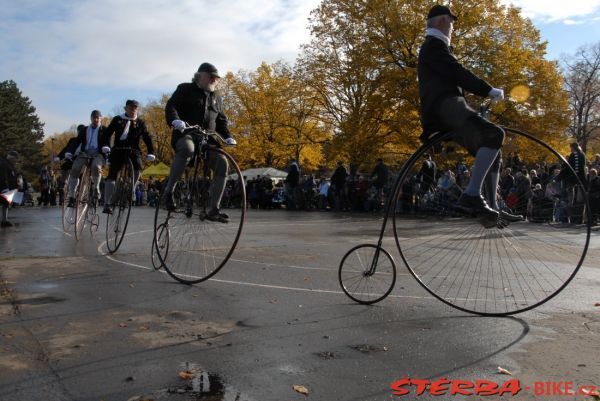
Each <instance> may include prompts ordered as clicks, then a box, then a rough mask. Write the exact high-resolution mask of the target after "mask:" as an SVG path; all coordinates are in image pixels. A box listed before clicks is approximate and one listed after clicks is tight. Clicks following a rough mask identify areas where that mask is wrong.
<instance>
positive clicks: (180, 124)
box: [171, 120, 185, 132]
mask: <svg viewBox="0 0 600 401" xmlns="http://www.w3.org/2000/svg"><path fill="white" fill-rule="evenodd" d="M171 127H173V129H176V130H177V131H180V132H183V130H184V129H185V121H181V120H173V121H172V122H171Z"/></svg>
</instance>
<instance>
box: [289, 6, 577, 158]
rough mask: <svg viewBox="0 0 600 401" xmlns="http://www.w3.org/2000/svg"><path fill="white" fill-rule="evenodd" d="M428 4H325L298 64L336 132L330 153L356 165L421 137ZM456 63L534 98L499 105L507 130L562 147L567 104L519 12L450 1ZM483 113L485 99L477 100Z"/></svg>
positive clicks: (405, 150)
mask: <svg viewBox="0 0 600 401" xmlns="http://www.w3.org/2000/svg"><path fill="white" fill-rule="evenodd" d="M433 4H435V2H433V1H431V0H324V1H323V2H322V3H321V4H320V6H319V7H318V8H317V9H316V10H314V11H313V14H312V17H311V20H310V29H311V34H312V36H313V39H312V41H311V42H310V44H308V45H306V46H304V48H303V53H302V54H301V56H300V58H299V61H298V62H299V64H300V66H301V69H302V71H303V72H304V76H305V78H306V80H307V81H306V82H307V83H308V84H310V85H311V86H312V87H313V88H314V89H315V90H316V91H317V92H318V93H319V94H320V95H321V99H322V103H323V105H324V107H325V109H326V110H327V113H328V115H329V117H330V118H331V121H332V122H333V123H334V124H335V138H334V142H333V143H334V147H335V148H336V149H335V150H334V151H333V152H334V153H338V154H339V155H340V156H341V157H343V156H346V157H347V158H348V159H349V160H350V161H351V162H353V163H361V162H363V161H369V162H372V161H373V160H374V159H375V158H376V157H378V156H385V155H386V154H387V155H388V157H390V156H391V157H396V158H397V157H398V156H401V157H402V156H405V155H407V154H409V153H411V152H412V151H413V150H414V149H415V147H416V146H417V145H418V139H417V138H418V135H419V134H420V131H421V128H420V122H419V108H418V104H419V103H418V83H417V80H416V66H417V56H418V48H419V46H420V45H421V43H422V41H423V33H424V30H425V16H426V14H427V11H428V10H429V8H430V7H431V6H432V5H433ZM453 11H454V12H455V13H456V14H458V15H459V20H458V21H457V23H456V24H455V32H454V34H453V37H452V44H453V46H454V48H455V54H456V56H457V58H458V59H459V60H460V61H461V63H463V64H464V65H465V66H467V67H468V68H469V69H471V70H472V71H474V72H475V73H476V74H477V75H479V76H480V77H482V78H484V79H486V80H487V81H488V82H490V83H492V84H493V85H494V86H497V87H502V88H505V89H506V92H507V93H510V92H511V89H512V88H514V87H525V88H526V90H527V91H528V94H527V96H524V97H519V98H518V99H517V97H512V98H511V99H510V100H507V101H505V102H502V103H500V104H498V105H496V106H495V107H494V110H493V111H494V115H495V116H496V119H497V120H498V121H500V122H501V123H503V124H507V125H511V126H514V127H516V128H521V129H523V130H526V131H529V132H532V133H533V134H534V135H536V136H538V137H540V138H542V139H544V140H547V141H549V142H551V144H560V143H564V142H565V136H564V131H565V129H566V126H567V121H568V120H567V117H568V115H567V103H566V100H565V99H566V96H565V92H564V90H563V89H562V76H561V74H560V71H559V69H558V65H557V63H555V62H552V61H547V60H545V59H544V56H545V53H546V43H545V42H542V41H541V40H540V34H539V31H538V30H536V29H535V28H534V27H533V25H532V23H531V21H530V20H528V19H525V18H523V17H522V16H521V14H520V10H519V9H517V8H514V7H504V6H502V5H501V4H500V2H499V1H498V0H465V1H462V2H456V3H453ZM470 101H471V103H472V104H473V105H475V106H476V105H477V104H478V102H480V101H481V99H476V100H474V99H471V100H470Z"/></svg>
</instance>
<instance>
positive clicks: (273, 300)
mask: <svg viewBox="0 0 600 401" xmlns="http://www.w3.org/2000/svg"><path fill="white" fill-rule="evenodd" d="M269 302H270V303H272V304H276V303H278V302H279V301H278V300H277V299H272V300H270V301H269Z"/></svg>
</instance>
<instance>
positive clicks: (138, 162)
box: [100, 99, 155, 214]
mask: <svg viewBox="0 0 600 401" xmlns="http://www.w3.org/2000/svg"><path fill="white" fill-rule="evenodd" d="M139 107H140V104H139V103H138V101H137V100H132V99H129V100H127V101H126V102H125V113H123V114H121V115H119V116H115V117H113V119H112V120H111V122H110V124H109V125H108V127H106V130H105V132H104V135H102V137H101V140H100V145H101V149H102V153H109V152H110V157H109V162H110V167H109V168H108V176H107V177H106V182H105V184H104V209H103V210H102V213H109V214H110V213H112V203H113V200H112V196H113V193H114V190H115V181H116V179H117V174H118V173H119V170H120V169H121V168H122V167H123V165H124V164H125V162H126V161H127V158H129V159H130V160H131V163H132V164H133V185H134V187H135V185H136V183H137V180H138V178H139V177H140V172H141V170H142V151H141V149H140V140H143V141H144V143H145V144H146V150H147V152H148V153H147V154H146V160H147V161H149V162H153V161H154V160H155V156H154V145H153V144H152V138H151V136H150V133H149V132H148V128H147V126H146V123H145V122H144V120H142V119H141V118H139V117H138V111H139ZM113 135H114V136H115V139H114V145H113V148H116V149H113V151H112V152H111V148H110V143H111V140H112V136H113ZM122 148H125V149H127V148H129V149H130V151H127V150H124V149H122Z"/></svg>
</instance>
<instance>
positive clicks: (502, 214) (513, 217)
mask: <svg viewBox="0 0 600 401" xmlns="http://www.w3.org/2000/svg"><path fill="white" fill-rule="evenodd" d="M500 218H501V219H502V220H505V221H508V222H509V223H514V222H515V221H525V217H523V215H521V214H511V213H508V212H505V211H504V210H501V211H500Z"/></svg>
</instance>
